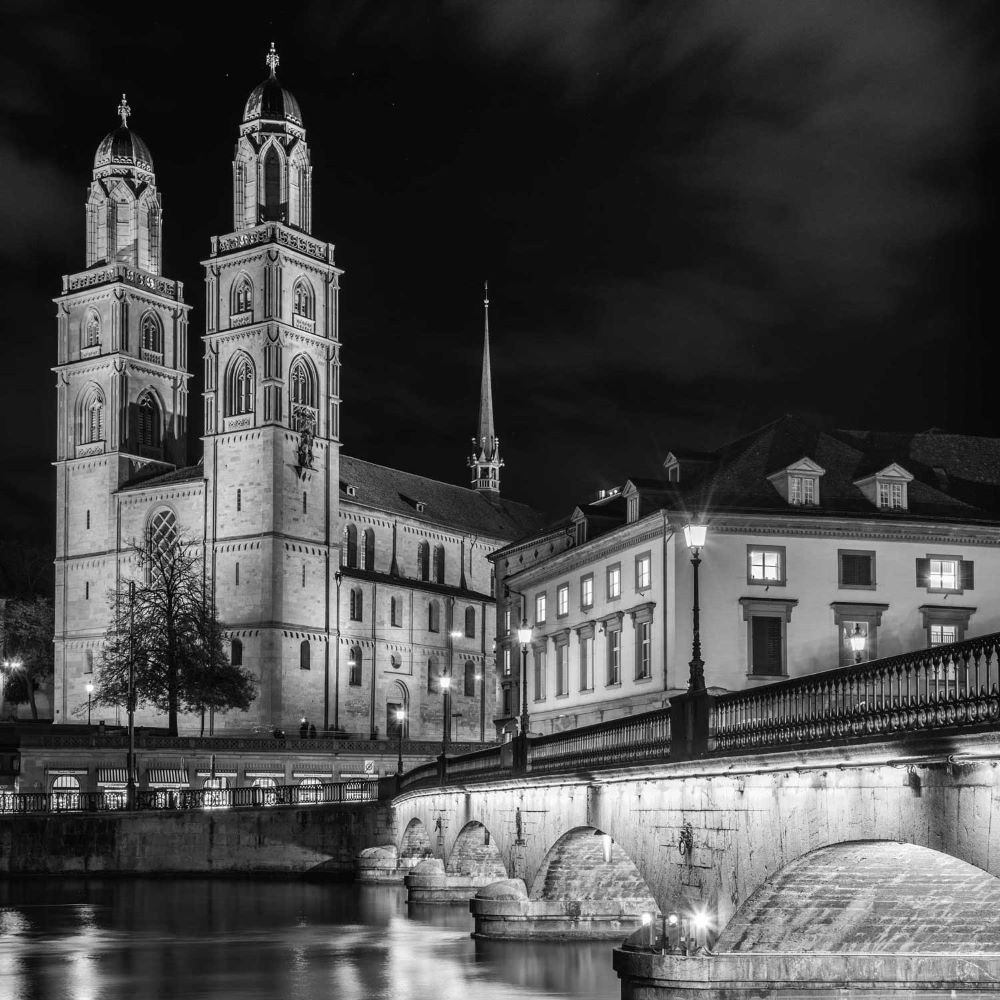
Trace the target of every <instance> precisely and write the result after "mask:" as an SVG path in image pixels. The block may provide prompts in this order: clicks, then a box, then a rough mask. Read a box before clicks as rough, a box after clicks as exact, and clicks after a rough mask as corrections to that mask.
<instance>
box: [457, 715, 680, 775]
mask: <svg viewBox="0 0 1000 1000" xmlns="http://www.w3.org/2000/svg"><path fill="white" fill-rule="evenodd" d="M669 756H670V710H669V709H666V708H658V709H656V710H655V711H652V712H643V713H642V714H640V715H627V716H624V717H623V718H620V719H609V720H608V721H607V722H598V723H596V724H595V725H592V726H583V727H581V728H580V729H569V730H567V731H565V732H562V733H552V734H550V735H548V736H539V737H537V738H536V739H533V740H531V741H530V742H529V744H528V770H529V771H531V772H533V773H543V772H544V773H548V772H552V771H577V770H581V769H585V768H586V769H592V768H603V767H620V766H622V765H628V764H639V763H643V762H645V761H659V760H666V759H667V758H668V757H669ZM449 770H450V767H449Z"/></svg>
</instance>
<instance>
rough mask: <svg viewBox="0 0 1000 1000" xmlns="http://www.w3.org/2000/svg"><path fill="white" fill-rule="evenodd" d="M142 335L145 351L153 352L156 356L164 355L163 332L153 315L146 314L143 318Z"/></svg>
mask: <svg viewBox="0 0 1000 1000" xmlns="http://www.w3.org/2000/svg"><path fill="white" fill-rule="evenodd" d="M140 334H141V339H142V349H143V350H144V351H153V352H154V353H156V354H162V353H163V330H162V328H161V327H160V321H159V320H158V319H157V318H156V316H155V315H153V313H146V315H145V316H143V317H142V323H141V325H140Z"/></svg>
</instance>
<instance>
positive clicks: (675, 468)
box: [663, 452, 681, 483]
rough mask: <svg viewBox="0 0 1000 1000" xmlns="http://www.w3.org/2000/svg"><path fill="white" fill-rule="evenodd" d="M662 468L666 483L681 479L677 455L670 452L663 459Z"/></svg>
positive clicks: (676, 481) (677, 481)
mask: <svg viewBox="0 0 1000 1000" xmlns="http://www.w3.org/2000/svg"><path fill="white" fill-rule="evenodd" d="M663 469H664V471H665V472H666V474H667V482H668V483H679V482H680V481H681V463H680V462H679V461H678V460H677V456H676V455H675V454H674V453H673V452H670V454H668V455H667V457H666V458H665V459H664V460H663Z"/></svg>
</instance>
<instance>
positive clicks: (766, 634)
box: [750, 616, 784, 674]
mask: <svg viewBox="0 0 1000 1000" xmlns="http://www.w3.org/2000/svg"><path fill="white" fill-rule="evenodd" d="M781 626H782V621H781V619H780V618H770V617H762V616H755V617H754V618H752V619H751V620H750V635H751V641H750V655H751V662H750V672H751V673H753V674H781V673H783V672H784V664H783V660H784V656H783V655H782V653H783V651H782V637H781Z"/></svg>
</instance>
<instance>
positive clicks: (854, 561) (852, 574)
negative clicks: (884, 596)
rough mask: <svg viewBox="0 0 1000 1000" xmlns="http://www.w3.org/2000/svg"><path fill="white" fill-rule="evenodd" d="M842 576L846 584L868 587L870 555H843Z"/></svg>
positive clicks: (870, 572)
mask: <svg viewBox="0 0 1000 1000" xmlns="http://www.w3.org/2000/svg"><path fill="white" fill-rule="evenodd" d="M841 558H842V559H843V577H844V584H845V585H846V586H853V587H870V586H871V583H872V559H871V556H856V555H847V554H845V555H843V556H841Z"/></svg>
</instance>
